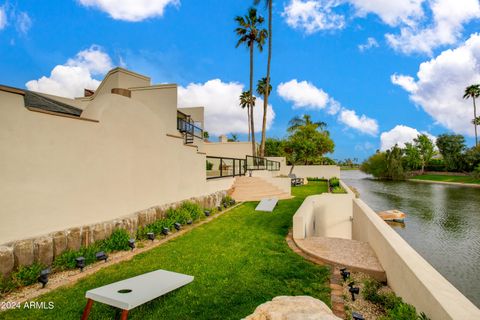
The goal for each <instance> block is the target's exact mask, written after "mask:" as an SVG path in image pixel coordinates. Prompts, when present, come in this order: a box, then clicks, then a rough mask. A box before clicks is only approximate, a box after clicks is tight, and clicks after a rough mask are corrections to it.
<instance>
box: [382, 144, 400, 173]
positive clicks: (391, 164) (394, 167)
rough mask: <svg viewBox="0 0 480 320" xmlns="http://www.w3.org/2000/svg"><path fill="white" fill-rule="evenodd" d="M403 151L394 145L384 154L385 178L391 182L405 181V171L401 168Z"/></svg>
mask: <svg viewBox="0 0 480 320" xmlns="http://www.w3.org/2000/svg"><path fill="white" fill-rule="evenodd" d="M403 154H404V152H403V149H402V148H400V147H398V145H394V146H393V147H392V148H391V149H390V150H387V151H386V152H385V160H386V167H387V178H388V179H392V180H402V179H405V169H404V167H403Z"/></svg>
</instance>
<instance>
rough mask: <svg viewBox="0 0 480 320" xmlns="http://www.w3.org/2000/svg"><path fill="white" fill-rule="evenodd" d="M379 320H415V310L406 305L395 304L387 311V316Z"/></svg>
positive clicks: (401, 303)
mask: <svg viewBox="0 0 480 320" xmlns="http://www.w3.org/2000/svg"><path fill="white" fill-rule="evenodd" d="M380 319H381V320H417V319H418V316H417V310H416V309H415V307H414V306H412V305H410V304H407V303H403V302H400V303H397V304H396V305H395V306H394V307H393V308H392V309H389V310H387V315H386V316H383V317H380Z"/></svg>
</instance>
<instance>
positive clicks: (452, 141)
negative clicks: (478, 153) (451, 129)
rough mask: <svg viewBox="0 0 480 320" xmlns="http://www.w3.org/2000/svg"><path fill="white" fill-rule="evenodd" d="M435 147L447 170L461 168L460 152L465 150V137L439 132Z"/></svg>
mask: <svg viewBox="0 0 480 320" xmlns="http://www.w3.org/2000/svg"><path fill="white" fill-rule="evenodd" d="M437 147H438V150H439V151H440V154H441V155H442V157H443V160H444V161H445V167H446V169H447V170H449V171H455V170H460V169H461V168H462V153H463V151H464V150H465V138H464V137H463V136H462V135H459V134H441V135H439V136H438V137H437Z"/></svg>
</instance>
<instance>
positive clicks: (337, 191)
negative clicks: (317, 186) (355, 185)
mask: <svg viewBox="0 0 480 320" xmlns="http://www.w3.org/2000/svg"><path fill="white" fill-rule="evenodd" d="M331 191H332V193H347V191H345V189H343V188H342V187H341V186H336V187H334V188H332V190H331Z"/></svg>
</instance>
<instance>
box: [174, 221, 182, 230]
mask: <svg viewBox="0 0 480 320" xmlns="http://www.w3.org/2000/svg"><path fill="white" fill-rule="evenodd" d="M173 226H174V227H175V229H177V231H179V230H180V228H181V227H182V225H181V224H180V223H178V222H175V224H174V225H173Z"/></svg>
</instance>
